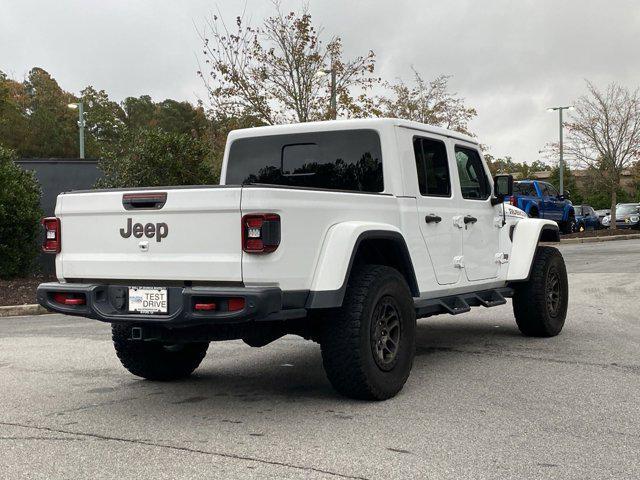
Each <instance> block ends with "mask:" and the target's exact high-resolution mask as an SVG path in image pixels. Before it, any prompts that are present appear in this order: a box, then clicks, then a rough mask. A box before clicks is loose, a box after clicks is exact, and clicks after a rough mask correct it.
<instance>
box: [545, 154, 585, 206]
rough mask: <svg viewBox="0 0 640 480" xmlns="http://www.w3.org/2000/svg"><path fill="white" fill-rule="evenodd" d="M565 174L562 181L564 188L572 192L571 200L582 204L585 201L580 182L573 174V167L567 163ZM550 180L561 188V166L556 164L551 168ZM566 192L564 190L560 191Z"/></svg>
mask: <svg viewBox="0 0 640 480" xmlns="http://www.w3.org/2000/svg"><path fill="white" fill-rule="evenodd" d="M563 170H564V172H563V173H564V175H563V177H562V183H563V186H564V190H565V191H568V192H569V193H570V197H571V201H572V202H573V204H574V205H580V204H582V203H583V202H584V195H583V192H582V190H581V189H580V187H578V184H577V183H576V178H575V177H574V176H573V172H572V171H571V168H570V167H569V165H567V164H566V163H565V164H564V169H563ZM549 182H550V183H552V184H553V185H554V186H555V187H556V188H557V189H560V166H559V165H556V166H555V167H553V168H552V169H551V176H550V177H549ZM560 193H564V192H560Z"/></svg>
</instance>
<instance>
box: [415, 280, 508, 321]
mask: <svg viewBox="0 0 640 480" xmlns="http://www.w3.org/2000/svg"><path fill="white" fill-rule="evenodd" d="M511 296H513V289H512V288H508V287H504V288H495V289H491V290H482V291H479V292H470V293H461V294H460V295H450V296H447V297H440V298H429V299H426V300H416V301H415V307H416V316H417V317H418V318H424V317H430V316H431V315H438V314H440V313H449V314H451V315H458V314H460V313H466V312H468V311H469V310H471V307H477V306H480V305H482V306H483V307H487V308H488V307H495V306H497V305H504V304H505V303H507V300H506V298H505V297H511Z"/></svg>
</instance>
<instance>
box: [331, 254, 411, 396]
mask: <svg viewBox="0 0 640 480" xmlns="http://www.w3.org/2000/svg"><path fill="white" fill-rule="evenodd" d="M415 329H416V316H415V308H414V305H413V298H412V296H411V292H410V291H409V287H408V285H407V283H406V281H405V279H404V278H403V277H402V275H401V274H400V273H399V272H398V271H397V270H395V269H393V268H390V267H386V266H382V265H365V266H363V267H360V268H358V269H357V270H356V271H355V272H354V273H353V274H352V275H351V278H350V279H349V283H348V286H347V291H346V294H345V298H344V302H343V306H342V308H341V309H340V310H339V311H337V312H336V315H335V316H334V317H333V318H326V319H325V324H324V326H323V331H322V334H321V341H320V343H321V348H322V361H323V364H324V369H325V371H326V373H327V377H328V378H329V381H330V382H331V384H332V385H333V387H334V388H335V389H336V390H337V391H338V392H339V393H341V394H343V395H346V396H348V397H352V398H358V399H368V400H385V399H387V398H391V397H393V396H394V395H396V394H397V393H398V392H399V391H400V390H401V389H402V387H403V386H404V384H405V382H406V381H407V378H408V377H409V373H410V372H411V367H412V365H413V357H414V354H415Z"/></svg>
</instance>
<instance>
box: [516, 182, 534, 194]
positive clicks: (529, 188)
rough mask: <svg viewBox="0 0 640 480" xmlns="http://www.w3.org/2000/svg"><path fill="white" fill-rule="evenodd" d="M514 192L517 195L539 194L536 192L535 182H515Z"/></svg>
mask: <svg viewBox="0 0 640 480" xmlns="http://www.w3.org/2000/svg"><path fill="white" fill-rule="evenodd" d="M513 193H514V194H515V195H522V196H526V197H537V196H538V194H537V193H536V189H535V187H534V186H533V183H529V182H527V183H522V182H515V183H514V184H513Z"/></svg>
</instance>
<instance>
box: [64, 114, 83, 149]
mask: <svg viewBox="0 0 640 480" xmlns="http://www.w3.org/2000/svg"><path fill="white" fill-rule="evenodd" d="M67 107H69V108H71V109H73V110H75V109H76V108H77V109H78V128H79V129H80V158H82V159H84V108H83V105H82V102H78V103H70V104H69V105H67Z"/></svg>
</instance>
